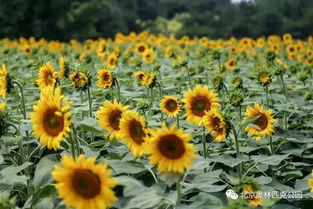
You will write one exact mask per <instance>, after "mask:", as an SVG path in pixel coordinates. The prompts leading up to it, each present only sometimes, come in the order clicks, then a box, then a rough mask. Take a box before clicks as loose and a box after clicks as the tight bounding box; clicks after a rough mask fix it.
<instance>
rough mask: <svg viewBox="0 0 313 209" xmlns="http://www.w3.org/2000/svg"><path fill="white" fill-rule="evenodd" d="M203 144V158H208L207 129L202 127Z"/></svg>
mask: <svg viewBox="0 0 313 209" xmlns="http://www.w3.org/2000/svg"><path fill="white" fill-rule="evenodd" d="M202 144H203V157H204V158H206V157H207V153H206V151H207V150H206V139H205V127H204V126H202Z"/></svg>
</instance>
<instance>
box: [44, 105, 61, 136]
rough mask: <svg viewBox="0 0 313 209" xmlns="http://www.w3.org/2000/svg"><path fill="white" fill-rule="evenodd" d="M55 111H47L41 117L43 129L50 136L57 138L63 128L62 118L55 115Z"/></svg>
mask: <svg viewBox="0 0 313 209" xmlns="http://www.w3.org/2000/svg"><path fill="white" fill-rule="evenodd" d="M55 112H56V110H49V111H47V112H46V113H45V114H44V116H43V127H44V129H45V131H46V132H47V133H48V134H49V135H51V136H57V135H58V134H59V133H60V132H61V131H63V128H64V118H63V116H59V115H56V114H55Z"/></svg>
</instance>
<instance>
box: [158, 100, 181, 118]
mask: <svg viewBox="0 0 313 209" xmlns="http://www.w3.org/2000/svg"><path fill="white" fill-rule="evenodd" d="M160 108H161V110H162V111H163V112H164V113H166V114H167V115H168V116H169V117H175V116H176V115H177V114H178V112H179V111H180V105H179V102H178V99H177V98H176V97H172V96H165V97H164V98H163V99H162V100H161V102H160Z"/></svg>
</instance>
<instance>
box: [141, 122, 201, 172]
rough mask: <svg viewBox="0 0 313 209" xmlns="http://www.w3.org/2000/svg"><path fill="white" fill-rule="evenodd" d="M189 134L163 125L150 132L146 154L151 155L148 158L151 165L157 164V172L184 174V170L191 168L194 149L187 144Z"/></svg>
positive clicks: (189, 137)
mask: <svg viewBox="0 0 313 209" xmlns="http://www.w3.org/2000/svg"><path fill="white" fill-rule="evenodd" d="M190 139H191V135H190V134H186V133H184V132H183V129H182V128H181V129H176V126H175V125H173V126H172V127H171V128H167V127H166V125H165V123H163V125H162V128H160V129H157V130H156V131H154V132H152V136H151V140H150V141H148V142H147V143H146V152H147V154H151V156H150V157H149V158H148V159H149V163H150V164H152V165H155V164H158V170H159V171H161V172H166V173H171V172H174V173H184V170H185V169H188V168H190V167H191V166H192V158H195V157H196V155H195V153H194V150H195V149H196V148H195V147H194V146H193V145H192V144H190V143H189V141H190Z"/></svg>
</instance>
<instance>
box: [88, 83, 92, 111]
mask: <svg viewBox="0 0 313 209" xmlns="http://www.w3.org/2000/svg"><path fill="white" fill-rule="evenodd" d="M87 94H88V103H89V116H90V117H92V101H91V94H90V87H88V88H87Z"/></svg>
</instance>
